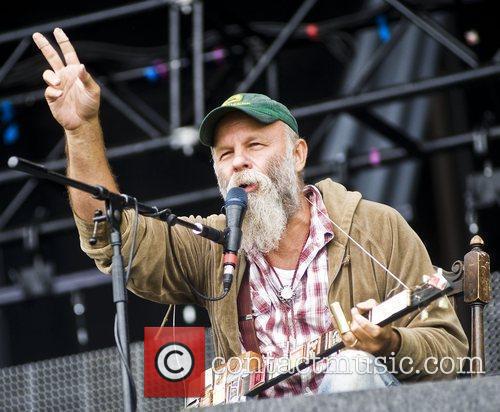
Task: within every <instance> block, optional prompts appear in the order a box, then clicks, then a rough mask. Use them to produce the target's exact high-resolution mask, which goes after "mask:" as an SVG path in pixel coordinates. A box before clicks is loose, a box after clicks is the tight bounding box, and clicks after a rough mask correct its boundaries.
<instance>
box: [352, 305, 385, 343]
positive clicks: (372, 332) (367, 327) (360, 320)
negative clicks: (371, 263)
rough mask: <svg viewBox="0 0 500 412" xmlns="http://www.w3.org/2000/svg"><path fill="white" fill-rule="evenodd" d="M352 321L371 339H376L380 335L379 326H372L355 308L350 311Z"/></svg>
mask: <svg viewBox="0 0 500 412" xmlns="http://www.w3.org/2000/svg"><path fill="white" fill-rule="evenodd" d="M351 314H352V319H353V321H355V322H356V325H358V326H359V328H360V329H361V330H363V331H364V333H365V334H366V335H367V336H368V337H369V338H371V339H376V338H377V337H378V336H379V335H380V329H381V328H380V326H377V325H374V324H373V323H371V322H370V321H369V320H368V319H366V318H365V317H364V316H362V315H361V314H360V312H359V310H358V309H357V308H352V309H351Z"/></svg>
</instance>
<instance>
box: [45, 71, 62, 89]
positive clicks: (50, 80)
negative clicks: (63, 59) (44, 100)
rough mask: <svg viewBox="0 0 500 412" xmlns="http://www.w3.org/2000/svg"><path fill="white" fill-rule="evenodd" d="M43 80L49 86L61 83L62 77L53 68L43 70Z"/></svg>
mask: <svg viewBox="0 0 500 412" xmlns="http://www.w3.org/2000/svg"><path fill="white" fill-rule="evenodd" d="M42 77H43V80H45V83H47V85H49V86H53V87H54V86H58V85H59V84H60V83H61V79H60V78H59V77H57V75H56V74H55V73H54V72H53V71H52V70H45V71H44V72H43V75H42Z"/></svg>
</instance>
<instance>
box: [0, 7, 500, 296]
mask: <svg viewBox="0 0 500 412" xmlns="http://www.w3.org/2000/svg"><path fill="white" fill-rule="evenodd" d="M384 2H385V3H386V4H380V5H378V6H377V7H374V8H373V9H370V13H368V14H367V13H364V14H363V15H360V16H356V18H354V17H353V18H350V19H346V18H339V19H337V20H335V21H334V22H331V23H330V24H329V26H328V27H329V28H330V29H331V30H335V29H336V28H338V27H346V26H350V27H352V29H353V30H356V29H358V28H364V27H366V26H367V25H370V24H373V23H370V21H371V20H373V17H374V16H376V15H378V14H380V13H389V12H391V11H392V12H394V13H393V14H395V15H399V16H400V17H399V19H398V18H397V17H394V15H391V21H394V22H395V23H396V24H395V29H394V30H393V31H392V36H391V39H390V40H389V41H388V42H387V43H384V44H382V45H381V46H380V47H379V48H378V49H377V50H376V52H375V53H374V54H373V55H372V56H371V59H370V61H369V63H368V64H366V65H365V66H364V67H363V70H362V71H361V72H360V73H359V74H358V76H357V78H356V79H355V81H353V82H352V83H351V84H348V85H346V88H345V90H346V91H347V93H346V94H345V95H343V96H341V97H337V98H334V99H332V100H329V101H324V102H320V103H315V104H304V105H302V106H299V107H295V108H293V109H292V113H293V115H294V116H295V117H296V118H298V119H300V118H304V117H307V116H312V115H326V116H325V120H324V121H323V123H322V125H321V126H320V128H321V130H320V128H318V133H317V136H318V137H317V138H315V139H314V145H317V144H318V142H319V141H320V140H321V138H322V135H323V134H324V130H325V129H326V128H328V124H329V122H330V121H331V119H332V118H333V117H332V115H333V114H338V113H348V114H350V115H352V116H353V117H354V118H355V119H356V120H357V121H359V122H360V123H362V124H363V125H365V126H368V127H369V128H371V129H373V130H375V131H377V132H378V133H380V134H381V135H382V136H384V138H385V139H387V140H388V141H390V142H391V143H392V144H393V145H394V147H392V148H389V149H384V150H383V151H381V152H380V163H379V164H389V163H393V162H397V161H401V160H404V159H408V158H412V157H414V158H421V157H422V156H428V155H432V154H434V153H436V152H440V151H444V150H452V149H454V148H458V147H464V146H467V145H470V144H471V143H472V141H473V132H469V133H464V134H460V135H456V136H450V137H447V138H441V139H437V140H433V141H424V142H421V141H417V140H416V139H415V138H414V137H413V136H411V135H410V134H409V133H408V131H406V130H403V129H402V128H400V127H397V126H395V125H393V124H390V123H388V122H387V121H385V120H384V119H383V118H382V117H380V116H379V115H377V114H376V113H375V112H374V111H373V110H372V109H373V108H374V107H375V106H377V105H381V104H383V103H387V102H392V101H398V100H401V99H409V98H412V97H416V96H422V95H429V94H431V93H435V92H438V91H443V90H449V89H452V88H458V87H463V86H465V85H470V84H473V83H476V82H480V81H491V80H493V79H497V78H499V77H500V65H499V64H489V65H486V66H484V67H479V62H478V58H477V56H476V55H475V54H474V52H473V51H472V50H470V49H469V48H468V47H467V46H465V45H464V44H462V43H461V42H460V41H458V40H457V39H456V38H454V37H453V36H452V35H451V34H450V33H448V32H447V31H446V30H445V29H444V28H442V27H441V26H440V25H439V24H438V23H436V22H435V21H434V20H433V19H432V18H431V17H429V16H428V15H427V14H424V13H423V12H417V11H414V10H412V9H411V8H410V7H408V6H406V5H404V4H403V3H401V2H399V1H397V0H384ZM181 3H182V4H184V5H185V3H186V2H185V1H183V2H180V1H179V0H149V1H143V2H139V3H135V4H131V5H127V6H122V7H116V8H112V9H107V10H103V11H100V12H96V13H90V14H87V15H83V16H78V17H74V18H69V19H64V20H58V21H53V22H50V23H45V24H43V25H37V26H32V27H27V28H24V29H20V30H15V31H11V32H8V33H3V34H0V44H2V43H7V42H15V41H18V42H19V43H18V44H17V46H16V47H15V49H14V51H13V52H12V54H11V55H10V57H9V58H8V59H7V61H6V62H5V63H4V64H3V66H2V67H1V68H0V83H1V82H2V81H3V80H4V79H5V77H6V76H7V75H8V73H9V72H10V70H12V68H13V67H14V66H15V64H16V63H17V62H18V61H19V59H20V58H21V57H22V55H23V54H24V52H25V51H26V49H27V47H28V45H29V43H30V40H29V36H31V34H32V33H33V32H35V31H40V32H47V31H49V30H52V29H53V28H54V27H62V28H65V29H70V28H75V27H79V26H83V25H88V24H93V23H96V22H100V21H105V20H108V19H115V18H119V17H124V16H129V15H134V14H137V13H141V12H145V11H148V10H153V9H160V8H161V9H164V8H167V9H168V10H167V12H168V18H167V16H165V20H167V21H168V30H169V31H168V71H169V78H168V82H169V119H168V123H167V122H166V121H165V120H164V119H162V118H161V116H160V115H159V114H158V113H157V112H156V111H155V110H154V109H152V108H151V107H149V106H148V105H146V104H145V103H144V102H143V101H141V99H140V98H139V97H137V96H135V95H134V94H133V93H131V92H130V91H127V90H126V88H125V87H124V88H122V89H121V90H122V91H123V92H124V93H121V94H120V95H119V94H118V93H116V92H115V91H113V90H112V89H111V88H110V85H111V84H117V83H124V84H125V83H126V82H127V81H130V80H133V79H136V78H140V77H142V76H143V70H144V68H143V67H139V68H137V69H133V70H127V71H126V72H121V73H115V74H113V75H108V77H107V78H104V77H103V78H98V79H97V80H98V82H99V83H100V85H101V90H102V97H103V99H104V100H105V101H106V102H107V103H108V104H110V105H111V106H112V107H114V108H115V109H116V110H118V112H120V113H121V114H122V115H123V116H124V117H125V118H126V119H128V121H130V122H132V123H133V124H134V125H135V126H137V127H138V128H139V129H140V130H141V131H142V132H143V133H144V135H145V136H147V137H148V140H144V141H140V142H137V143H133V144H127V145H123V146H118V147H112V148H110V149H108V151H107V155H108V158H109V159H110V160H111V161H113V160H116V159H122V158H126V157H131V156H140V155H142V154H145V153H149V152H154V151H157V150H160V149H164V148H167V147H170V144H171V136H172V135H173V134H174V133H175V130H176V129H178V128H179V127H181V126H183V124H182V116H181V115H182V111H181V107H183V106H182V105H181V92H180V91H181V72H183V70H182V69H185V68H187V67H189V66H191V69H192V83H193V113H194V120H193V125H194V126H198V125H199V124H200V123H201V120H202V118H203V116H204V114H205V82H204V64H205V63H206V62H208V61H213V60H216V59H217V58H218V57H217V55H216V54H215V53H214V52H208V53H207V52H204V50H203V44H204V26H203V8H204V4H203V2H202V1H201V0H194V1H192V2H191V4H190V9H191V14H192V54H191V59H187V58H181V57H180V47H181V39H180V13H181V10H180V7H181ZM187 3H189V2H187ZM316 3H317V0H304V2H303V4H302V5H301V6H300V7H299V8H298V9H297V11H296V12H295V13H294V14H293V16H292V18H291V19H290V20H289V21H288V22H287V23H286V24H284V25H283V26H282V27H281V28H280V30H279V31H277V32H276V34H275V36H276V37H275V39H274V41H273V42H271V44H270V46H269V47H268V48H267V50H265V52H264V53H263V54H262V55H261V56H260V58H259V59H258V61H257V62H256V64H255V65H253V68H252V69H251V70H250V71H249V72H248V73H247V75H246V76H245V77H244V78H243V79H242V80H241V82H239V84H238V85H237V86H236V87H235V90H236V91H238V92H245V91H248V90H250V88H252V87H253V86H254V85H255V83H256V82H257V81H258V80H259V79H260V78H261V77H262V76H263V75H264V73H266V76H267V81H268V84H269V87H270V89H271V90H274V92H272V94H277V93H278V91H277V87H276V86H275V85H276V83H277V80H276V79H277V78H278V71H279V67H278V66H277V64H276V57H277V55H278V53H279V52H280V50H281V49H282V48H283V46H284V45H285V44H286V42H287V41H288V40H289V39H290V38H292V37H293V36H294V35H297V33H298V32H299V31H300V32H301V33H302V31H303V29H302V28H301V26H300V25H301V23H302V21H303V20H304V19H305V18H306V16H307V14H308V13H309V11H310V10H311V9H312V8H313V7H314V5H315V4H316ZM205 7H206V6H205ZM367 16H368V17H367ZM370 16H371V17H370ZM409 25H415V26H416V27H418V28H419V29H420V30H423V31H424V32H425V33H426V34H428V35H429V36H430V37H431V38H432V39H433V40H435V41H437V42H438V43H439V44H440V45H441V46H443V47H444V48H445V49H446V50H448V51H449V52H451V53H452V54H453V55H455V56H456V58H457V59H458V61H459V62H461V64H465V65H466V66H467V68H466V69H464V70H461V71H458V72H455V73H450V74H445V75H442V76H438V77H434V78H427V79H423V80H417V81H411V82H408V83H404V84H397V85H392V86H389V87H384V88H380V89H377V90H371V91H366V92H364V91H363V88H364V86H365V85H366V84H367V82H368V80H370V79H371V78H372V77H373V76H374V75H375V74H376V73H377V70H379V68H380V64H381V62H382V61H383V60H384V59H386V58H387V56H388V55H389V54H390V53H391V51H392V50H393V48H394V46H395V45H396V44H397V43H398V42H399V40H400V38H401V36H402V35H403V34H404V32H405V30H407V29H408V27H409ZM225 53H227V54H230V53H232V50H230V49H228V50H226V51H225ZM183 73H184V74H185V72H183ZM273 85H274V86H273ZM123 95H125V96H128V97H129V98H128V99H124V98H123ZM5 99H8V100H9V101H11V102H12V104H24V103H25V102H26V101H33V100H38V99H43V90H35V91H30V92H26V93H19V94H16V95H12V96H5ZM145 113H146V115H145ZM489 136H490V138H492V139H496V138H498V137H500V126H495V127H493V128H492V129H491V133H490V135H489ZM63 148H64V139H61V140H60V141H59V142H58V143H57V145H56V146H55V147H54V148H53V149H52V150H51V151H50V153H49V155H48V156H47V158H46V162H45V165H46V166H47V167H48V168H49V169H52V170H63V169H64V168H65V166H66V160H65V159H63V158H60V156H61V155H62V152H63ZM341 163H343V165H344V166H345V167H346V168H347V169H348V170H359V169H361V168H370V167H374V164H373V161H372V160H371V157H370V154H364V155H358V156H356V157H352V158H347V159H344V160H343V162H341ZM340 166H342V165H340ZM338 168H339V163H338V162H325V163H320V164H317V165H312V166H309V167H308V169H307V176H308V177H309V178H312V177H318V176H325V175H328V174H331V173H332V172H334V171H336V170H338ZM24 179H26V176H25V175H23V174H19V173H17V172H13V171H2V172H0V185H6V184H11V183H17V182H19V181H22V180H24ZM36 185H37V182H36V181H35V180H32V179H31V180H28V181H27V182H25V183H24V185H23V186H22V188H21V189H20V190H19V192H18V193H17V195H16V196H15V197H14V198H13V200H12V201H11V203H10V204H9V205H8V206H7V207H6V209H4V210H3V211H2V213H1V214H0V230H2V229H3V228H5V227H6V226H7V224H8V222H9V221H10V219H11V218H12V216H13V215H14V214H15V213H16V211H17V210H18V209H19V207H20V206H21V205H22V204H23V203H24V202H25V201H26V200H27V198H28V196H29V194H30V193H31V192H32V191H33V190H34V189H35V187H36ZM218 196H219V192H218V189H217V188H208V189H203V190H196V191H192V192H189V193H183V194H179V195H176V196H170V197H166V198H161V199H155V200H151V201H150V202H149V203H150V204H154V205H157V206H159V207H166V206H168V207H175V206H179V205H183V204H188V203H192V202H195V201H197V200H200V199H205V200H206V199H215V198H217V197H218ZM73 227H74V223H73V220H72V218H67V219H59V220H55V221H49V222H42V223H41V224H40V225H39V227H38V230H39V234H40V235H42V236H43V235H47V234H54V233H58V232H62V231H66V230H68V229H71V228H73ZM25 229H26V228H25V227H20V228H15V229H10V230H3V231H2V232H0V246H1V245H4V244H7V243H11V242H15V241H19V240H22V239H23V233H24V232H25ZM92 272H93V271H92ZM88 275H89V274H88V273H87V271H84V272H82V273H75V274H70V275H66V276H67V278H66V277H64V279H68V282H67V283H65V280H64V279H61V280H60V282H61V285H62V284H64V285H65V286H61V287H60V288H56V290H58V291H60V292H61V293H64V292H66V291H69V290H76V289H79V288H82V287H90V286H93V285H94V283H93V282H92V281H89V282H88V283H85V282H84V277H88ZM91 278H92V279H94V277H91ZM91 278H88V279H91ZM96 279H97V277H96ZM70 280H72V281H74V283H71V282H70ZM58 282H59V281H58ZM103 282H104V281H103ZM101 283H102V282H101V281H100V280H96V283H95V284H101ZM71 284H73V285H74V289H72V287H71V286H69V285H71ZM89 285H90V286H89ZM20 299H23V294H22V293H21V292H20V291H19V290H18V289H16V287H10V289H8V290H7V289H5V288H0V305H1V304H3V303H6V302H13V301H19V300H20Z"/></svg>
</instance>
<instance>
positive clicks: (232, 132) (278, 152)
mask: <svg viewBox="0 0 500 412" xmlns="http://www.w3.org/2000/svg"><path fill="white" fill-rule="evenodd" d="M287 139H288V136H287V131H286V126H285V124H284V123H282V122H279V121H277V122H274V123H272V124H270V125H265V124H262V123H260V122H257V121H256V120H254V119H252V118H251V117H249V116H247V115H245V114H243V113H231V114H229V115H227V116H225V117H224V118H223V119H222V120H221V122H220V123H219V125H218V127H217V129H216V131H215V138H214V142H215V144H214V150H213V158H214V167H215V170H216V173H217V177H218V179H219V180H220V182H219V183H225V184H223V188H226V185H227V184H228V183H229V182H230V179H231V177H232V176H233V174H234V173H238V172H242V171H244V170H246V169H250V170H252V169H253V170H255V171H257V172H260V173H263V174H265V175H267V174H268V173H266V171H267V170H268V169H269V166H270V163H271V162H276V160H277V159H282V158H283V157H284V156H285V154H286V150H287ZM244 188H245V191H246V192H247V193H250V192H254V191H256V190H257V189H258V187H257V186H256V185H255V184H254V185H249V186H246V187H244Z"/></svg>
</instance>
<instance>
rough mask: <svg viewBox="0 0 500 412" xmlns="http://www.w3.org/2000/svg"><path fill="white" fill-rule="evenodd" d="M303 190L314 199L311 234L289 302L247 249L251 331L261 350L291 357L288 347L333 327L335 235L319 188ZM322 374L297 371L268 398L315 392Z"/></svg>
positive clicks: (257, 256)
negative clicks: (331, 252)
mask: <svg viewBox="0 0 500 412" xmlns="http://www.w3.org/2000/svg"><path fill="white" fill-rule="evenodd" d="M304 194H305V196H307V197H308V199H309V200H310V201H311V202H312V203H313V204H314V206H315V207H312V206H311V207H310V211H311V226H310V232H309V237H308V239H307V241H306V243H305V245H304V248H303V249H302V253H301V255H300V258H299V259H300V261H299V266H298V270H297V274H296V277H295V281H294V284H293V289H294V292H295V296H294V298H293V300H292V303H291V304H287V303H283V302H281V301H280V299H279V298H278V291H279V290H280V289H281V287H280V283H279V281H278V280H277V278H276V274H275V273H273V271H272V269H271V268H270V267H269V265H268V263H267V261H266V259H265V258H264V256H263V255H262V254H260V253H250V254H248V260H249V262H250V279H249V283H250V293H251V297H252V310H253V315H254V319H255V331H256V333H257V338H258V340H259V345H260V351H261V353H262V354H263V355H267V356H272V357H274V358H276V357H282V356H283V357H289V355H290V352H291V351H293V350H294V349H295V348H297V347H299V346H301V345H302V344H304V343H305V342H307V341H310V340H312V339H314V338H316V337H318V336H319V335H321V334H322V333H324V332H327V331H328V330H332V329H333V326H332V323H331V318H330V312H329V309H328V301H327V295H328V259H327V250H326V245H327V243H328V242H329V241H331V240H332V239H333V225H332V223H331V222H330V221H329V220H328V219H327V218H326V217H325V216H323V215H322V214H321V213H319V212H318V209H319V210H321V211H322V212H323V213H324V214H325V215H326V216H328V213H327V211H326V208H325V205H324V203H323V199H322V198H321V193H320V192H319V190H318V189H317V188H316V187H315V186H311V185H308V186H306V187H305V188H304ZM321 379H322V375H321V374H317V375H313V374H312V373H311V372H310V371H309V372H308V373H303V374H297V375H295V376H294V377H292V378H290V379H288V380H286V381H284V382H282V383H281V384H279V385H276V386H275V387H273V388H270V389H268V390H267V391H265V393H264V396H266V397H280V396H284V395H295V394H301V393H304V391H306V388H309V389H310V390H311V391H313V392H315V391H316V389H317V387H318V385H319V384H320V382H321Z"/></svg>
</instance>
